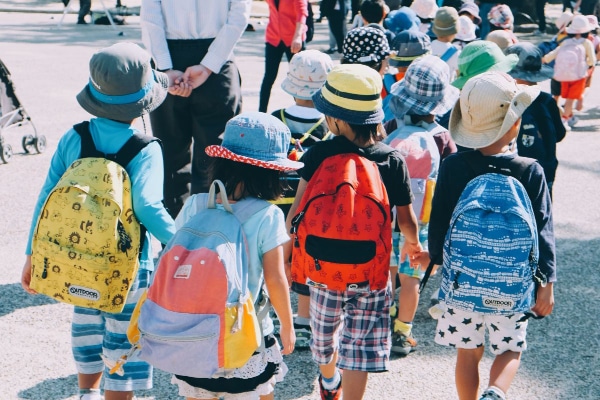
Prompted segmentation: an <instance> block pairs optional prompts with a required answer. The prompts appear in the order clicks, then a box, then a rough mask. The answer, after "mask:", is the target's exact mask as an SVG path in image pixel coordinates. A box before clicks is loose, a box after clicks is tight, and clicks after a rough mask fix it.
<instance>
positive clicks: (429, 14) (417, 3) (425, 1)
mask: <svg viewBox="0 0 600 400" xmlns="http://www.w3.org/2000/svg"><path fill="white" fill-rule="evenodd" d="M410 8H412V10H413V11H414V12H415V13H416V14H417V16H418V17H419V20H421V25H420V27H419V29H420V30H421V32H423V33H426V34H428V35H429V36H430V37H431V39H432V40H433V39H435V34H434V32H433V31H432V30H431V25H432V23H433V19H434V18H435V13H436V12H437V10H438V6H437V4H436V1H435V0H414V1H413V2H412V4H411V5H410Z"/></svg>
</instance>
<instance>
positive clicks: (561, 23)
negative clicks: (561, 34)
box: [554, 11, 573, 31]
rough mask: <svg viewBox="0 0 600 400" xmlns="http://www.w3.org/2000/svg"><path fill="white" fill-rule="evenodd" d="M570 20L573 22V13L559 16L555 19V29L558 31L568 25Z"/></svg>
mask: <svg viewBox="0 0 600 400" xmlns="http://www.w3.org/2000/svg"><path fill="white" fill-rule="evenodd" d="M571 20H573V13H572V12H569V11H565V12H564V13H562V14H560V16H559V17H558V18H557V19H556V22H554V25H556V27H557V28H558V30H559V31H560V30H561V29H563V28H564V27H565V26H567V25H569V22H571Z"/></svg>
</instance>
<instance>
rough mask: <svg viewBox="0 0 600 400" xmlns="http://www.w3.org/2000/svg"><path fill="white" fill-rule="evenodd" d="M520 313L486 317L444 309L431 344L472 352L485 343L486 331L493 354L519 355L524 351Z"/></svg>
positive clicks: (525, 342)
mask: <svg viewBox="0 0 600 400" xmlns="http://www.w3.org/2000/svg"><path fill="white" fill-rule="evenodd" d="M521 317H523V313H517V314H512V315H489V314H482V313H477V312H472V311H463V310H458V309H453V308H452V307H447V309H446V311H445V312H444V314H442V316H441V317H440V318H438V323H437V328H436V333H435V342H436V343H437V344H441V345H444V346H451V347H455V348H458V349H476V348H478V347H482V346H483V345H484V343H485V332H486V331H487V332H488V339H489V342H490V350H491V352H492V353H493V354H496V355H498V354H502V353H504V352H505V351H513V352H515V353H520V352H522V351H524V350H526V349H527V341H526V340H525V339H526V337H527V322H528V321H522V322H519V319H521Z"/></svg>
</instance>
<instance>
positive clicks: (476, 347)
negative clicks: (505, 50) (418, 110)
mask: <svg viewBox="0 0 600 400" xmlns="http://www.w3.org/2000/svg"><path fill="white" fill-rule="evenodd" d="M538 93H539V89H537V88H536V87H534V86H518V85H517V84H516V82H515V81H514V80H513V79H512V78H511V77H510V76H508V75H506V74H504V73H499V72H487V73H484V74H480V75H478V76H476V77H473V78H471V79H470V80H469V81H468V82H467V84H466V85H465V86H464V88H463V89H462V91H461V94H460V100H459V102H457V104H456V106H455V107H454V109H453V110H452V116H451V119H450V133H451V135H452V138H453V139H454V140H455V142H456V143H457V144H458V145H461V146H464V147H467V148H473V149H476V150H474V151H470V152H462V153H460V152H459V153H457V154H456V155H452V156H450V157H448V158H447V159H446V160H445V161H444V162H443V163H442V167H441V169H440V173H439V176H438V181H437V185H436V188H435V195H434V198H433V206H432V210H431V222H430V223H429V253H430V256H431V259H432V261H433V262H434V263H436V264H442V261H443V260H442V259H443V258H444V259H447V258H448V260H451V258H450V257H452V255H451V254H444V250H443V249H444V238H445V236H446V232H447V231H448V227H449V224H450V218H451V215H452V214H453V211H454V208H455V207H456V205H457V201H458V199H459V197H460V195H461V193H462V191H463V189H464V188H465V187H466V186H467V183H468V182H469V181H471V180H472V179H473V178H475V177H477V176H479V175H481V174H483V173H485V172H488V170H487V168H489V167H488V165H493V166H495V167H496V168H501V169H503V170H506V171H510V174H511V175H513V176H520V179H519V181H520V183H521V184H522V185H523V186H524V187H525V189H526V192H527V194H528V196H529V198H530V200H531V204H532V206H533V212H534V214H535V220H536V225H537V233H538V239H539V269H540V271H541V273H542V274H544V275H545V276H546V278H547V282H548V283H547V284H546V285H538V287H537V296H536V298H535V306H534V307H533V308H532V309H531V311H532V312H533V313H535V314H537V315H538V316H546V315H549V314H550V313H551V312H552V309H553V306H554V294H553V283H554V282H555V281H556V265H555V243H554V230H553V224H552V206H551V201H550V195H549V192H548V188H547V185H546V180H545V179H544V173H543V170H542V167H541V166H540V165H539V164H538V163H537V162H535V161H529V163H528V160H531V159H525V158H523V157H520V156H518V155H517V154H516V153H515V151H514V147H515V146H514V143H515V140H516V138H517V135H518V133H519V125H520V121H521V114H522V113H523V111H525V109H526V108H527V107H528V106H529V105H530V104H531V103H532V101H533V100H534V99H535V97H536V96H537V95H538ZM523 165H526V167H525V168H524V170H523V171H521V168H522V166H523ZM448 245H449V246H451V245H452V244H451V243H450V244H448ZM444 264H445V261H444ZM444 268H446V267H445V266H444ZM456 279H458V277H457V278H456ZM455 282H456V280H455ZM478 290H479V288H478ZM444 300H445V299H444V298H443V296H442V297H440V301H441V302H442V303H440V305H442V304H444V303H443V302H444ZM523 317H524V314H523V313H517V314H512V315H496V314H484V313H478V312H473V311H465V310H462V309H458V307H452V308H450V307H446V309H445V311H443V315H442V316H441V317H440V318H439V319H438V325H437V328H436V336H435V341H436V343H438V344H441V345H445V346H452V347H455V348H456V349H457V360H456V376H455V379H456V387H457V392H458V397H459V399H461V400H464V399H476V398H478V390H479V371H478V367H479V362H480V361H481V358H482V356H483V353H484V346H483V345H484V334H485V331H486V330H487V331H488V334H489V341H490V350H491V351H492V353H493V354H494V355H495V359H494V362H493V364H492V367H491V370H490V377H489V383H488V388H487V389H486V390H485V391H484V392H483V394H482V395H481V397H480V399H494V400H496V399H505V398H506V392H507V391H508V389H509V387H510V384H511V382H512V380H513V378H514V376H515V374H516V373H517V369H518V367H519V363H520V358H521V352H522V351H523V350H525V349H526V347H527V344H526V341H525V337H526V333H527V321H526V320H523V319H522V318H523ZM519 321H520V322H519ZM484 327H485V328H484ZM482 328H483V329H482Z"/></svg>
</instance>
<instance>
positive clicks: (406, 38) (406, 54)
mask: <svg viewBox="0 0 600 400" xmlns="http://www.w3.org/2000/svg"><path fill="white" fill-rule="evenodd" d="M391 49H392V54H390V57H389V58H388V63H389V64H390V66H392V67H407V66H409V65H410V63H412V62H413V61H415V60H416V59H418V58H419V57H423V56H424V55H426V54H430V53H431V39H430V38H429V35H427V34H426V33H424V32H421V31H418V30H409V31H403V32H400V33H399V34H397V35H396V37H394V40H392V45H391Z"/></svg>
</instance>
